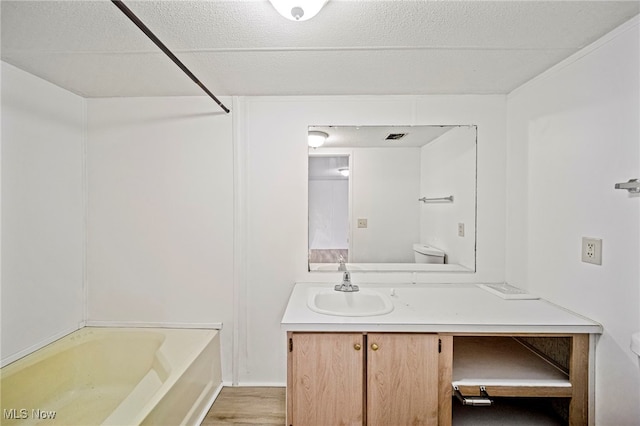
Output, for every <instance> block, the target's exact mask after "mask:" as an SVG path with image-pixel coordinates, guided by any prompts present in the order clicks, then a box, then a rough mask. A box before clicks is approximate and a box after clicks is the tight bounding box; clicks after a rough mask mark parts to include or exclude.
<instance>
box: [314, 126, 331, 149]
mask: <svg viewBox="0 0 640 426" xmlns="http://www.w3.org/2000/svg"><path fill="white" fill-rule="evenodd" d="M328 137H329V135H328V134H327V133H325V132H319V131H317V130H312V131H310V132H309V146H310V147H311V148H318V147H320V146H322V144H324V141H326V140H327V138H328Z"/></svg>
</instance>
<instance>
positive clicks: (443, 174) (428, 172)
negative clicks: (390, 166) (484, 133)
mask: <svg viewBox="0 0 640 426" xmlns="http://www.w3.org/2000/svg"><path fill="white" fill-rule="evenodd" d="M420 158H421V161H420V194H421V195H420V196H421V197H427V198H437V197H448V196H450V195H453V203H427V204H421V205H420V242H421V243H425V244H429V245H431V246H433V247H437V248H439V249H440V250H443V251H444V252H445V253H447V263H454V264H459V265H463V266H466V267H467V268H469V269H474V267H475V249H476V247H475V235H476V223H475V213H476V129H475V127H473V126H464V127H457V128H454V129H451V130H450V131H448V132H447V133H445V134H444V135H442V136H441V137H439V138H438V139H436V140H434V141H433V142H431V143H428V144H427V145H425V146H423V147H422V149H421V150H420ZM459 223H462V224H463V225H464V236H462V237H461V236H459V235H458V224H459Z"/></svg>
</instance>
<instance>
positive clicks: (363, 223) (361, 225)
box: [358, 219, 367, 228]
mask: <svg viewBox="0 0 640 426" xmlns="http://www.w3.org/2000/svg"><path fill="white" fill-rule="evenodd" d="M366 227H367V219H358V228H366Z"/></svg>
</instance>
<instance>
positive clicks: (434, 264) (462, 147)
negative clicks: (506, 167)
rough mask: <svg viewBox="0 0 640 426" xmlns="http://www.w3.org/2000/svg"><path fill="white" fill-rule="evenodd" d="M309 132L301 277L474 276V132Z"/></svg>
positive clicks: (454, 128)
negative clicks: (304, 271) (305, 266)
mask: <svg viewBox="0 0 640 426" xmlns="http://www.w3.org/2000/svg"><path fill="white" fill-rule="evenodd" d="M308 130H309V155H308V165H309V168H308V171H309V173H308V185H309V188H308V189H309V192H308V195H309V197H308V213H309V228H308V231H309V232H308V238H309V240H308V241H309V245H308V259H309V271H312V272H316V271H317V272H322V271H333V272H335V271H338V268H339V267H340V263H341V262H344V263H345V266H346V268H347V269H348V270H350V271H420V272H426V271H434V272H445V271H446V272H474V271H475V267H476V150H477V147H476V145H477V137H476V135H477V128H476V126H475V125H441V126H440V125H424V126H331V125H313V126H309V129H308Z"/></svg>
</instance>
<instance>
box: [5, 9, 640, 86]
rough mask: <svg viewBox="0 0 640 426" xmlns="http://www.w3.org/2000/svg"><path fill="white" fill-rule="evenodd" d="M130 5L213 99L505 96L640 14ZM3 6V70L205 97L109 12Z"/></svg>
mask: <svg viewBox="0 0 640 426" xmlns="http://www.w3.org/2000/svg"><path fill="white" fill-rule="evenodd" d="M124 3H125V4H127V6H128V7H129V8H130V9H131V10H133V12H134V13H136V15H137V16H138V17H139V18H140V19H141V20H142V21H143V22H144V23H145V24H146V25H147V26H148V27H149V28H150V29H151V30H152V31H153V32H154V33H155V34H156V35H157V36H158V37H159V38H160V40H162V41H163V42H164V44H165V45H167V47H169V48H170V49H171V50H172V51H173V52H174V53H175V54H176V56H177V57H178V58H180V60H181V61H182V62H184V63H185V64H186V65H187V66H188V67H189V68H190V69H191V71H193V73H194V74H195V75H196V76H197V77H198V78H199V79H200V80H201V81H202V82H203V83H204V84H205V85H207V86H208V88H209V89H210V90H211V91H212V92H213V93H215V94H216V95H351V94H367V95H375V94H450V93H465V94H466V93H470V94H473V93H481V94H484V93H498V94H500V93H509V92H510V91H511V90H513V89H515V88H516V87H518V86H519V85H521V84H522V83H524V82H526V81H527V80H529V79H531V78H532V77H535V76H536V75H538V74H539V73H541V72H542V71H544V70H545V69H548V68H549V67H551V66H553V65H554V64H556V63H558V62H559V61H561V60H562V59H564V58H566V57H567V56H569V55H571V54H572V53H574V52H576V51H577V50H579V49H581V48H582V47H584V46H586V45H588V44H589V43H591V42H593V41H595V40H596V39H598V38H599V37H601V36H602V35H604V34H605V33H607V32H608V31H610V30H612V29H614V28H615V27H617V26H618V25H620V24H622V23H624V22H625V21H627V20H629V19H630V18H632V17H633V16H635V15H637V14H638V13H639V11H640V7H639V4H640V3H639V2H638V1H635V0H634V1H619V2H616V1H516V0H509V1H451V0H439V1H426V0H423V1H402V0H396V1H377V0H365V1H355V0H354V1H344V0H329V2H328V3H327V4H326V6H325V7H324V9H323V10H322V11H321V12H320V13H319V14H318V15H317V16H316V17H315V18H313V19H311V20H309V21H305V22H292V21H288V20H286V19H285V18H283V17H281V16H280V15H278V14H277V12H275V10H274V9H273V8H272V6H271V4H270V3H269V2H268V0H237V1H217V0H216V1H210V0H209V1H208V0H200V1H183V0H180V1H137V2H134V1H128V0H124ZM0 4H1V11H0V12H1V20H2V21H1V42H2V49H1V53H2V60H4V61H6V62H8V63H10V64H13V65H15V66H17V67H19V68H21V69H24V70H26V71H28V72H30V73H32V74H35V75H38V76H40V77H42V78H44V79H46V80H49V81H51V82H53V83H55V84H57V85H59V86H62V87H64V88H66V89H68V90H71V91H72V92H75V93H77V94H80V95H82V96H86V97H109V96H163V95H201V94H202V92H201V91H200V89H199V88H198V87H197V86H196V85H195V84H194V83H193V82H191V80H189V79H188V77H186V76H185V75H184V74H183V73H182V71H180V70H179V69H178V67H176V65H175V64H173V63H172V62H171V61H170V60H169V59H168V58H167V57H166V56H165V55H164V54H163V53H161V52H160V51H159V49H158V48H157V47H156V46H155V45H154V44H153V43H152V42H151V41H150V40H148V39H147V38H146V36H145V35H144V34H143V33H142V32H141V31H140V30H139V29H138V28H137V27H135V26H134V25H133V23H131V22H130V21H129V20H128V18H126V17H125V16H124V15H123V14H122V13H121V12H120V11H119V10H118V9H117V8H116V7H115V6H114V5H113V4H111V2H110V1H109V0H94V1H73V0H67V1H42V2H39V1H25V0H23V1H7V0H2V2H1V3H0Z"/></svg>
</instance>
